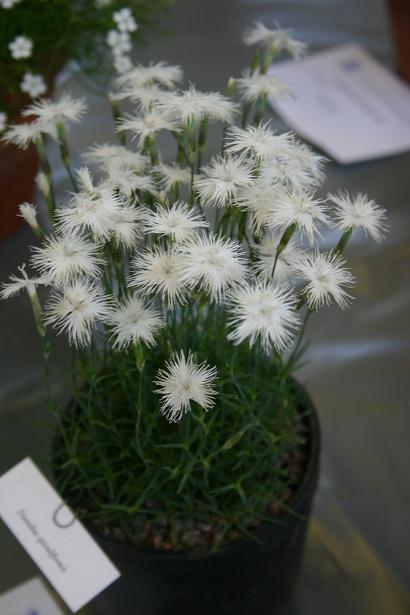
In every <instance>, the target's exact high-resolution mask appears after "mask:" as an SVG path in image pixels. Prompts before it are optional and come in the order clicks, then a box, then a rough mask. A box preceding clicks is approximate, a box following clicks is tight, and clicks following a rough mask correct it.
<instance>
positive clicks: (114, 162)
mask: <svg viewBox="0 0 410 615" xmlns="http://www.w3.org/2000/svg"><path fill="white" fill-rule="evenodd" d="M84 158H85V160H86V161H87V162H89V163H90V164H95V165H97V166H98V167H99V168H101V169H102V170H104V171H107V172H109V171H110V170H111V169H113V168H114V169H116V170H130V171H135V173H142V172H143V171H144V169H145V168H146V167H147V165H148V158H147V157H146V156H142V155H141V154H139V153H138V152H133V151H131V150H129V149H128V148H127V147H124V146H123V145H115V144H113V143H96V144H95V145H93V146H92V147H90V148H89V149H88V150H87V152H86V153H85V154H84Z"/></svg>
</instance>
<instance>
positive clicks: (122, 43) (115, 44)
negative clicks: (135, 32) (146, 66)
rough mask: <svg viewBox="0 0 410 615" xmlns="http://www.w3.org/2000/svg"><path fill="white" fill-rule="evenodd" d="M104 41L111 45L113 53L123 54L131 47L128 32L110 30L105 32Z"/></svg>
mask: <svg viewBox="0 0 410 615" xmlns="http://www.w3.org/2000/svg"><path fill="white" fill-rule="evenodd" d="M106 41H107V44H108V46H109V47H111V50H112V53H113V54H114V55H123V54H125V53H129V52H130V51H131V49H132V43H131V38H130V35H129V34H128V32H119V31H118V30H110V31H109V32H108V34H107V37H106Z"/></svg>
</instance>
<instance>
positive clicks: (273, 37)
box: [243, 22, 307, 59]
mask: <svg viewBox="0 0 410 615" xmlns="http://www.w3.org/2000/svg"><path fill="white" fill-rule="evenodd" d="M291 33H292V31H291V30H282V29H281V28H279V27H276V28H275V29H274V30H272V29H270V28H267V27H266V26H265V25H264V24H263V23H261V22H256V23H255V24H254V25H253V26H251V27H250V28H248V29H247V30H246V31H245V32H244V35H243V41H244V43H245V45H248V46H250V45H262V46H263V47H266V48H269V47H272V46H273V47H274V48H275V50H277V51H278V52H281V51H287V52H288V53H290V55H291V56H293V57H294V58H296V59H299V58H301V57H302V56H303V55H304V54H305V53H306V48H307V45H306V43H302V42H301V41H297V40H295V39H292V38H291V36H290V35H291Z"/></svg>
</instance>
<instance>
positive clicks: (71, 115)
mask: <svg viewBox="0 0 410 615" xmlns="http://www.w3.org/2000/svg"><path fill="white" fill-rule="evenodd" d="M86 111H87V105H86V103H85V100H84V98H73V97H72V96H71V95H70V94H68V93H64V94H63V95H62V96H61V97H60V98H59V100H57V101H52V100H48V99H42V100H39V101H38V102H35V103H33V104H32V105H30V106H28V107H26V108H25V109H24V110H23V111H22V116H23V117H27V116H31V115H34V116H35V117H37V118H38V119H39V121H40V122H43V123H44V125H47V124H57V123H58V122H63V121H65V122H69V123H72V124H77V123H78V122H80V120H81V119H82V117H83V115H84V114H85V112H86Z"/></svg>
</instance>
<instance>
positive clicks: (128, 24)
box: [112, 7, 138, 32]
mask: <svg viewBox="0 0 410 615" xmlns="http://www.w3.org/2000/svg"><path fill="white" fill-rule="evenodd" d="M112 18H113V20H114V21H115V23H116V24H117V28H118V30H119V31H120V32H135V31H136V30H137V29H138V25H137V23H136V21H135V19H134V17H133V14H132V13H131V9H129V8H128V7H124V8H122V9H120V10H119V11H115V12H114V13H113V16H112Z"/></svg>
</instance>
